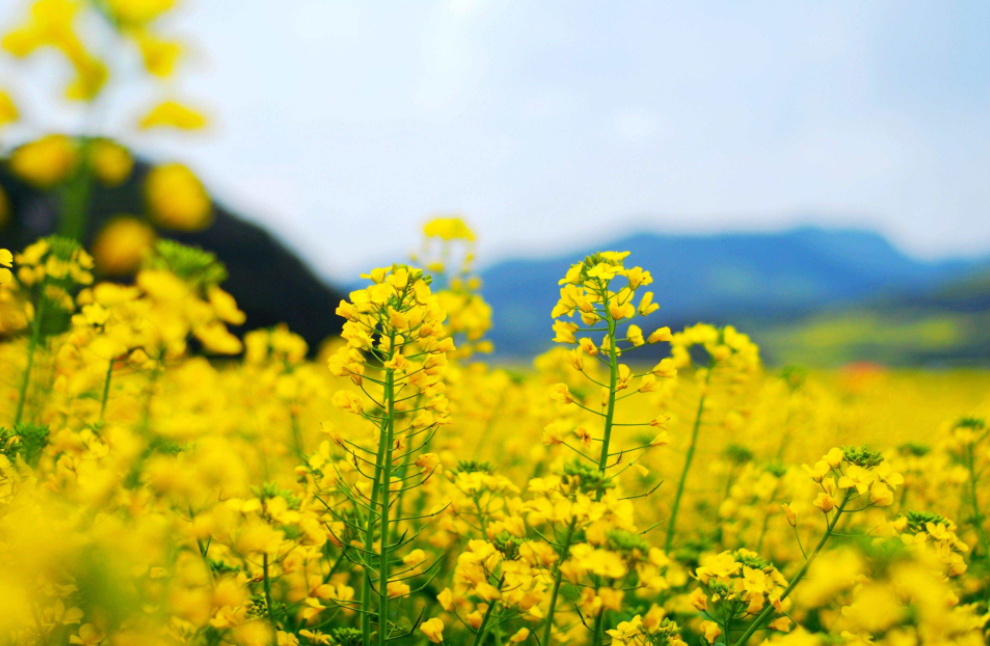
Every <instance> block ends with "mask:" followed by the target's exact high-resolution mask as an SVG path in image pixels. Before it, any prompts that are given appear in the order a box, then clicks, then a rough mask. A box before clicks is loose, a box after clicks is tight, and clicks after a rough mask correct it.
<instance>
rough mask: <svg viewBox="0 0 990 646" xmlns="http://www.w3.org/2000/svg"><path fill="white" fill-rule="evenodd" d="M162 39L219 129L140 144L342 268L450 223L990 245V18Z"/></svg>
mask: <svg viewBox="0 0 990 646" xmlns="http://www.w3.org/2000/svg"><path fill="white" fill-rule="evenodd" d="M950 4H951V6H949V5H950ZM11 5H13V0H7V1H6V2H0V6H5V7H6V6H11ZM4 13H5V14H7V13H9V12H7V11H5V12H4ZM4 18H6V16H4ZM168 27H169V29H168V30H167V31H170V32H172V33H175V34H177V35H180V36H184V37H186V38H187V39H189V40H190V41H191V42H192V52H191V58H190V60H188V61H187V67H186V68H185V70H184V73H183V79H182V81H181V83H180V85H179V86H178V87H177V88H176V94H177V96H180V97H182V98H186V99H189V100H190V101H192V102H196V103H198V104H200V105H204V106H207V107H208V109H209V112H210V113H212V115H213V116H214V118H215V126H214V128H213V129H212V131H211V132H210V133H209V135H206V136H201V137H191V138H188V137H187V138H177V137H175V136H174V135H167V136H166V135H156V136H142V137H140V138H133V137H132V138H131V140H132V141H134V142H135V143H136V144H137V145H138V146H139V147H141V148H142V149H144V150H146V151H149V152H150V153H152V154H155V155H157V156H162V157H168V156H173V157H175V158H177V159H181V160H185V161H188V162H190V163H191V164H192V165H193V166H194V168H195V169H196V170H197V171H199V172H200V173H201V174H202V175H203V176H204V177H205V178H206V179H207V180H208V182H209V184H210V186H211V187H212V188H213V190H214V193H215V194H216V195H218V197H219V198H220V199H221V200H222V201H224V202H226V203H228V204H230V205H231V206H234V207H235V208H238V209H241V210H243V211H244V212H245V213H246V214H248V215H249V216H250V217H251V218H253V219H256V220H257V221H260V222H263V223H266V224H268V225H270V226H271V227H272V228H273V229H274V230H276V231H277V232H278V234H279V235H280V236H281V237H282V238H283V239H285V240H286V241H288V242H289V243H290V244H291V245H293V246H295V247H297V248H298V249H300V250H301V251H302V252H303V253H304V255H305V256H306V257H307V258H309V259H310V260H312V261H313V262H314V263H315V264H316V266H317V267H318V268H319V269H320V270H321V271H323V272H324V273H326V274H328V275H332V276H335V277H348V276H350V274H351V272H352V271H354V270H356V269H357V268H363V267H365V266H366V265H367V264H368V263H369V262H371V261H373V260H386V259H391V258H398V257H401V256H402V255H403V253H404V252H405V251H407V250H409V249H410V248H411V247H413V246H414V245H415V241H416V240H417V236H418V229H419V225H420V224H421V223H422V221H423V220H424V219H425V218H426V217H427V216H428V214H430V213H435V212H461V213H464V214H465V215H466V216H467V217H468V219H469V220H470V221H471V222H472V223H473V224H474V225H475V227H476V229H477V230H478V232H479V234H480V236H481V239H482V246H481V248H480V251H481V254H482V259H483V260H485V259H487V260H492V259H495V258H497V257H501V256H502V255H504V254H506V253H513V252H516V251H523V252H540V251H544V250H548V249H561V248H567V247H571V246H574V245H575V244H578V243H585V242H590V241H593V240H595V239H602V236H605V237H611V236H612V235H614V234H613V232H618V231H620V230H621V231H623V232H624V231H625V230H627V229H629V228H633V227H649V228H653V229H660V230H691V231H696V230H704V231H707V230H718V229H750V228H767V227H778V226H782V225H786V224H792V223H798V222H802V223H804V222H813V223H820V224H836V225H844V224H856V225H863V226H870V227H874V228H877V229H880V230H881V231H883V232H885V233H888V234H889V235H890V236H892V238H893V239H894V240H895V241H896V242H897V243H898V244H900V245H902V246H903V247H904V248H906V249H908V250H909V251H911V252H914V253H917V254H921V255H926V256H936V255H946V254H974V253H980V252H990V214H988V212H987V210H988V209H987V206H988V203H990V109H988V107H990V3H986V2H972V3H964V2H957V3H946V2H942V1H939V2H930V3H922V2H908V1H905V0H892V1H890V2H863V1H862V0H854V1H851V2H831V1H830V2H792V1H780V2H738V1H730V2H724V3H722V2H696V1H690V2H677V3H663V2H580V1H573V0H569V1H561V2H534V1H532V0H520V1H518V2H511V1H496V0H493V1H486V0H475V1H471V0H456V1H454V2H450V1H449V0H448V1H444V2H402V3H399V2H394V3H386V2H375V3H372V2H365V1H357V2H341V1H337V0H279V1H276V0H186V1H185V3H184V6H183V8H182V9H181V10H180V13H179V15H178V16H177V18H176V19H175V20H173V21H171V22H170V23H168ZM11 69H12V68H11V67H10V66H9V65H6V64H5V65H3V66H2V67H0V71H3V72H5V73H6V72H7V71H9V70H11ZM19 82H20V84H21V91H22V93H25V92H26V93H27V94H28V99H29V100H30V99H31V96H32V95H31V92H32V89H31V88H27V89H26V90H25V89H24V87H23V86H24V83H25V81H24V79H23V78H21V79H19ZM36 82H37V78H36V77H32V78H31V79H30V83H29V84H30V85H32V86H33V84H35V83H36ZM143 91H144V90H141V92H143ZM38 96H42V95H40V94H39V95H38ZM147 96H148V95H147V93H146V92H145V93H143V94H139V90H138V89H137V88H134V89H125V90H123V91H120V92H118V93H117V96H116V103H115V104H114V110H116V111H117V112H115V113H114V114H119V115H124V114H131V113H132V112H133V111H134V110H136V107H137V106H139V105H140V102H141V101H144V100H147ZM138 97H141V98H140V99H139V98H138ZM115 119H116V117H115V118H111V119H110V120H109V122H108V127H107V131H108V132H110V133H112V134H113V133H116V134H124V133H125V131H126V128H124V127H121V126H119V125H117V123H118V121H117V120H115ZM120 123H123V121H120Z"/></svg>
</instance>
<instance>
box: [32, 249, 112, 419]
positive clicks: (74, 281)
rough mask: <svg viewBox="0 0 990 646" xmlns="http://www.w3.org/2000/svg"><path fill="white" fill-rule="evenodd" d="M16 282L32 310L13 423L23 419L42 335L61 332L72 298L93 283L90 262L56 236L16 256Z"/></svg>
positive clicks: (80, 251) (90, 259)
mask: <svg viewBox="0 0 990 646" xmlns="http://www.w3.org/2000/svg"><path fill="white" fill-rule="evenodd" d="M16 260H17V266H18V271H17V281H18V283H19V285H20V287H21V289H23V290H24V291H25V292H26V294H27V296H28V299H29V302H30V307H31V309H32V310H33V314H34V316H33V320H32V321H31V332H30V334H31V336H30V337H29V339H28V347H27V361H26V364H25V368H24V374H23V375H22V376H21V383H20V387H19V389H18V398H17V410H16V413H15V414H14V424H15V425H16V424H20V423H21V421H22V419H23V417H24V410H25V405H26V402H27V398H28V391H29V389H30V385H31V374H32V371H33V368H34V361H35V355H36V354H37V350H38V346H39V345H41V343H42V342H43V340H44V338H45V336H46V335H48V334H51V333H52V332H57V331H61V328H64V327H65V325H66V324H67V323H68V314H69V313H71V312H72V311H73V310H74V309H75V301H74V296H75V293H76V292H77V291H78V289H79V288H80V287H81V286H84V285H89V284H91V283H92V282H93V274H92V273H91V272H92V269H93V259H92V257H90V256H89V254H87V253H86V252H85V251H83V249H82V248H81V247H80V246H79V243H77V242H76V241H75V240H72V239H70V238H63V237H59V236H50V237H48V238H43V239H41V240H39V241H37V242H35V243H34V244H32V245H31V246H29V247H27V248H26V249H25V250H24V251H23V252H22V253H20V254H18V255H17V258H16Z"/></svg>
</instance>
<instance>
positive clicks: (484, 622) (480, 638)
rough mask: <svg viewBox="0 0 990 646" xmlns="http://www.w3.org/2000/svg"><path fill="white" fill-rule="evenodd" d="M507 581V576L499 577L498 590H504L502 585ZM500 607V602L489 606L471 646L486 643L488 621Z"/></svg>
mask: <svg viewBox="0 0 990 646" xmlns="http://www.w3.org/2000/svg"><path fill="white" fill-rule="evenodd" d="M504 581H505V575H503V576H501V577H499V580H498V589H499V590H501V589H502V583H503V582H504ZM497 605H498V601H494V600H493V601H492V602H491V603H489V604H488V609H487V610H485V616H484V617H482V618H481V625H480V626H478V632H476V633H475V634H474V641H473V642H472V644H471V646H479V645H480V644H481V643H483V642H484V639H485V633H487V632H488V620H489V619H491V618H492V612H493V611H494V610H495V606H497Z"/></svg>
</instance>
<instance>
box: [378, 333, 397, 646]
mask: <svg viewBox="0 0 990 646" xmlns="http://www.w3.org/2000/svg"><path fill="white" fill-rule="evenodd" d="M392 339H393V341H392V345H393V346H394V343H395V341H394V339H395V336H394V335H393V336H392ZM384 399H385V401H386V402H387V405H388V414H387V416H386V421H385V427H384V428H383V429H382V433H381V438H380V440H379V442H380V443H381V444H382V446H384V447H385V451H384V457H385V465H384V468H383V469H382V484H381V503H382V513H381V523H382V530H381V537H382V538H381V550H380V553H379V555H378V599H379V600H378V646H385V643H386V641H387V640H388V635H387V633H388V631H387V630H386V629H387V628H388V576H389V562H388V559H389V540H391V539H390V537H389V534H388V523H389V515H390V514H389V511H390V510H389V496H390V494H391V491H390V488H391V483H392V443H393V442H394V441H395V439H394V437H393V436H394V433H395V372H394V371H393V370H389V371H388V372H386V373H385V394H384Z"/></svg>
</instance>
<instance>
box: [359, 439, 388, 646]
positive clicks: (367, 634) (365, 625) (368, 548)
mask: <svg viewBox="0 0 990 646" xmlns="http://www.w3.org/2000/svg"><path fill="white" fill-rule="evenodd" d="M384 425H385V422H382V426H383V427H384ZM383 430H384V428H383ZM384 451H385V444H384V443H382V442H379V443H378V456H377V458H376V460H375V476H374V479H373V480H372V481H371V501H370V502H371V506H370V509H369V510H368V524H367V526H366V529H365V532H364V550H365V553H366V554H371V552H372V551H373V550H374V548H375V507H376V506H377V505H378V490H379V487H380V486H381V478H382V467H381V465H382V464H383V463H384V462H385V456H384V453H383V452H384ZM371 594H372V589H371V568H370V567H369V566H368V565H367V564H365V566H364V576H363V577H362V583H361V611H362V612H361V643H362V645H363V646H371Z"/></svg>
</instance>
